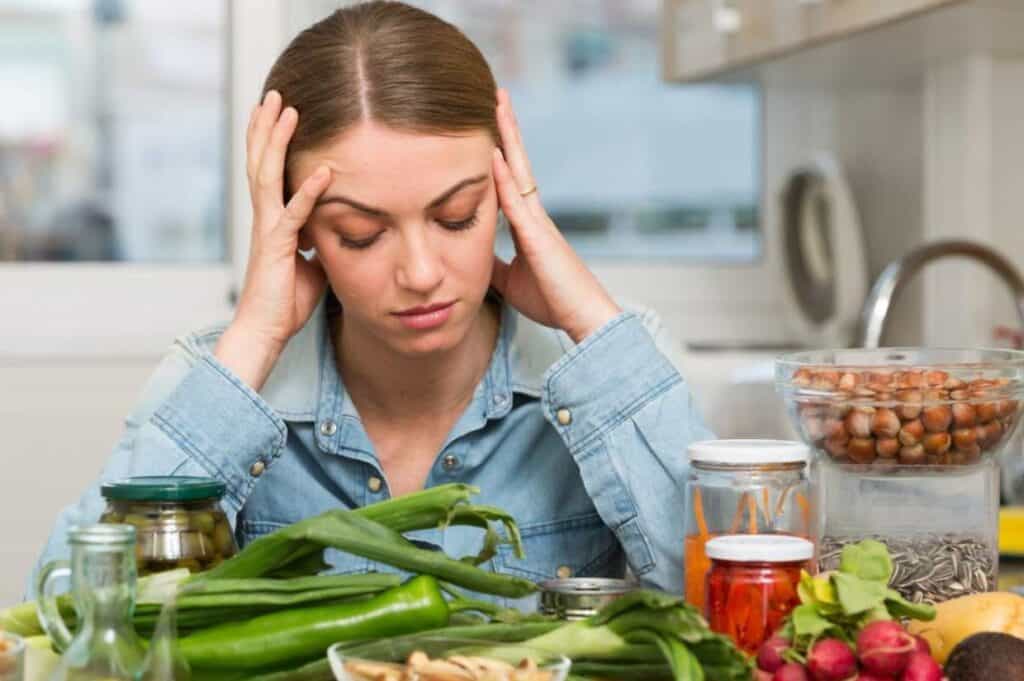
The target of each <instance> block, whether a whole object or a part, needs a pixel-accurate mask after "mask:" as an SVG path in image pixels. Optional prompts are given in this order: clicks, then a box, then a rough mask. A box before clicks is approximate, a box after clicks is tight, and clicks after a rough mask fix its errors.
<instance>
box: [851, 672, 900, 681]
mask: <svg viewBox="0 0 1024 681" xmlns="http://www.w3.org/2000/svg"><path fill="white" fill-rule="evenodd" d="M857 681H892V677H891V676H878V675H877V674H872V673H871V672H861V673H860V674H858V675H857Z"/></svg>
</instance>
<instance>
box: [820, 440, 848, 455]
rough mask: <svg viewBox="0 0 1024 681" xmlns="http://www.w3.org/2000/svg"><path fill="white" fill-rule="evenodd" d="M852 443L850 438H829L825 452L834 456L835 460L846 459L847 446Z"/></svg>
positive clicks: (826, 441)
mask: <svg viewBox="0 0 1024 681" xmlns="http://www.w3.org/2000/svg"><path fill="white" fill-rule="evenodd" d="M849 441H850V439H849V438H846V439H845V440H837V439H836V438H831V437H830V438H828V439H827V440H825V451H826V452H828V453H829V454H831V455H832V457H833V458H835V459H845V458H846V446H847V443H848V442H849Z"/></svg>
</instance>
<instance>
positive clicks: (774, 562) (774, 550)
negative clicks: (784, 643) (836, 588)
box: [705, 534, 814, 654]
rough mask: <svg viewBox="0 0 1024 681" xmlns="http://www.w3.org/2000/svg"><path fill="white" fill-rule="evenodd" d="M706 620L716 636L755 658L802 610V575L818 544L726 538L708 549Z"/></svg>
mask: <svg viewBox="0 0 1024 681" xmlns="http://www.w3.org/2000/svg"><path fill="white" fill-rule="evenodd" d="M705 548H706V551H707V555H708V558H709V559H710V560H711V569H710V571H709V572H708V576H707V588H706V589H707V595H706V601H707V603H706V606H705V614H706V616H707V619H708V624H709V625H710V627H711V630H712V631H715V632H718V633H720V634H724V635H726V636H728V637H729V638H731V639H732V640H733V642H734V643H735V644H736V646H737V647H738V648H739V649H740V650H743V651H745V652H747V653H749V654H754V653H755V652H757V649H758V648H760V647H761V644H762V643H764V642H765V641H767V640H768V639H769V638H771V636H772V635H773V634H775V633H776V632H777V631H778V630H779V629H780V628H781V627H782V623H783V620H785V618H786V617H787V616H788V615H789V614H790V613H791V612H792V611H793V608H795V607H797V606H798V605H799V604H800V597H799V594H798V587H799V585H800V575H801V573H802V572H803V571H804V570H808V569H810V568H811V567H812V559H813V558H814V544H812V543H811V542H810V541H808V540H806V539H801V538H799V537H791V536H786V535H765V534H759V535H750V534H745V535H728V536H724V537H717V538H715V539H712V540H710V541H708V543H707V545H706V547H705Z"/></svg>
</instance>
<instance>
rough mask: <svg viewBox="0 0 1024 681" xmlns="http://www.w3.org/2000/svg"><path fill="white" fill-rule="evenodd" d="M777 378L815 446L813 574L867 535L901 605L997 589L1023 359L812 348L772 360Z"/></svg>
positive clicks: (1023, 392) (968, 352) (1023, 385)
mask: <svg viewBox="0 0 1024 681" xmlns="http://www.w3.org/2000/svg"><path fill="white" fill-rule="evenodd" d="M775 373H776V388H777V389H778V391H779V392H780V393H781V394H782V397H783V400H784V401H785V403H786V407H787V412H788V413H789V415H790V418H791V419H792V421H793V425H794V426H795V427H796V429H797V431H798V432H799V433H800V435H801V436H802V437H803V438H804V439H805V441H806V442H807V443H808V444H809V445H811V447H812V452H813V460H812V477H813V479H814V481H815V486H816V489H817V490H818V499H819V506H820V509H821V515H820V517H821V518H822V528H821V538H820V541H819V545H818V560H819V567H820V569H822V570H830V569H834V568H835V567H836V566H837V565H838V563H839V555H840V552H841V550H842V548H843V547H844V546H846V545H847V544H850V543H855V542H858V541H861V540H863V539H867V538H872V539H877V540H879V541H881V542H883V543H884V544H886V546H887V547H888V549H889V552H890V554H891V555H892V558H893V576H892V579H891V580H890V586H891V587H892V588H894V589H896V590H897V591H899V592H900V594H901V595H902V596H903V597H904V598H906V599H908V600H911V601H915V602H922V601H924V602H931V603H939V602H942V601H945V600H948V599H950V598H955V597H957V596H962V595H966V594H970V593H977V592H984V591H992V590H995V589H996V585H997V578H998V557H999V555H998V551H999V532H998V530H999V491H1000V490H999V462H1000V458H1001V456H1002V452H1003V450H1004V449H1005V447H1006V445H1007V443H1009V442H1011V441H1012V438H1013V435H1014V432H1015V431H1016V429H1017V427H1018V424H1019V422H1020V415H1021V409H1022V406H1024V401H1022V400H1024V353H1022V352H1014V351H1008V350H985V349H969V348H966V349H930V348H879V349H844V350H819V351H813V352H802V353H796V354H792V355H787V356H785V357H782V358H780V359H779V360H778V361H777V362H776V369H775Z"/></svg>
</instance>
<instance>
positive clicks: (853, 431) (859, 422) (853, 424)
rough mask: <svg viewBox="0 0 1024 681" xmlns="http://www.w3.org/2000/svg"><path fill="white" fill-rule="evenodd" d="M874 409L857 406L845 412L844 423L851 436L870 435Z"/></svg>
mask: <svg viewBox="0 0 1024 681" xmlns="http://www.w3.org/2000/svg"><path fill="white" fill-rule="evenodd" d="M874 411H875V410H874V409H873V408H871V407H857V408H856V409H854V410H853V411H851V412H850V413H849V414H847V416H846V420H845V421H844V423H845V424H846V430H847V432H849V433H850V436H851V437H862V438H863V437H871V421H872V417H873V416H874Z"/></svg>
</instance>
